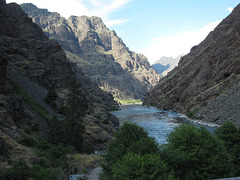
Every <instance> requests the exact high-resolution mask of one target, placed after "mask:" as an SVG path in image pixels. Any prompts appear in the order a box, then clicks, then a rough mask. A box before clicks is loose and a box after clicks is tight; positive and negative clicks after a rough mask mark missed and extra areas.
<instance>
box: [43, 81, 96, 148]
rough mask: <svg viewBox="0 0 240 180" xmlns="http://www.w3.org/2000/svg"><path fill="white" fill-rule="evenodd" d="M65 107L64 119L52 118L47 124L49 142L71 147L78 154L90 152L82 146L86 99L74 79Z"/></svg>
mask: <svg viewBox="0 0 240 180" xmlns="http://www.w3.org/2000/svg"><path fill="white" fill-rule="evenodd" d="M69 91H70V92H69V94H68V97H67V102H66V105H65V106H64V107H63V113H64V115H65V116H66V119H65V120H63V121H59V120H58V119H57V118H55V117H54V118H53V119H52V120H51V121H50V122H49V129H50V131H49V136H48V137H49V141H50V142H52V143H54V144H59V143H62V144H64V145H65V146H73V147H74V148H75V149H76V150H77V151H78V152H85V151H92V148H91V147H90V146H89V145H87V144H84V140H83V136H82V135H83V132H84V125H83V118H84V116H85V112H86V110H87V104H85V103H86V99H85V97H84V96H83V94H82V90H81V88H80V86H79V85H78V83H77V82H76V80H75V79H74V80H73V81H72V83H71V86H70V88H69Z"/></svg>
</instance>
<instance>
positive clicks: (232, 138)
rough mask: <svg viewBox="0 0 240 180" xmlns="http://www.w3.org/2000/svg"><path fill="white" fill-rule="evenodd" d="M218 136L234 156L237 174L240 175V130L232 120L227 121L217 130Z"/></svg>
mask: <svg viewBox="0 0 240 180" xmlns="http://www.w3.org/2000/svg"><path fill="white" fill-rule="evenodd" d="M215 133H216V135H217V137H218V138H219V139H221V140H223V141H224V143H225V146H226V148H227V150H228V152H229V153H230V154H231V155H232V157H233V163H234V170H235V176H239V175H240V166H239V164H240V130H239V129H238V128H237V126H236V125H235V124H234V123H233V122H230V121H227V122H225V123H224V124H223V125H222V126H220V127H219V128H218V129H217V130H216V131H215Z"/></svg>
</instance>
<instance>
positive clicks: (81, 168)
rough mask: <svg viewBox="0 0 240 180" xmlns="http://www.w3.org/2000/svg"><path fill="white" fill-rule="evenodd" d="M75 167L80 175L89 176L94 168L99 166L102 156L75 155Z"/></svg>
mask: <svg viewBox="0 0 240 180" xmlns="http://www.w3.org/2000/svg"><path fill="white" fill-rule="evenodd" d="M73 158H74V166H75V167H76V168H77V172H78V173H79V174H89V173H90V172H91V171H92V170H93V169H94V168H96V167H98V166H99V164H98V163H99V161H100V160H101V159H102V157H101V156H98V155H95V154H75V155H74V156H73Z"/></svg>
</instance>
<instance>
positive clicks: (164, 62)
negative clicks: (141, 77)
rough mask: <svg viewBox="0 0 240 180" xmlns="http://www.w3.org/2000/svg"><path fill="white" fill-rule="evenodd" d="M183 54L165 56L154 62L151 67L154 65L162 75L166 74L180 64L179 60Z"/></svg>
mask: <svg viewBox="0 0 240 180" xmlns="http://www.w3.org/2000/svg"><path fill="white" fill-rule="evenodd" d="M182 56H184V55H180V56H178V57H176V58H173V57H165V56H163V57H161V58H160V59H159V60H158V61H156V62H155V63H153V65H152V66H151V67H153V68H154V69H155V70H156V71H157V72H158V73H159V74H161V75H162V76H166V75H167V73H168V72H170V71H171V70H173V69H174V68H175V67H176V66H177V65H178V62H179V60H180V59H181V57H182Z"/></svg>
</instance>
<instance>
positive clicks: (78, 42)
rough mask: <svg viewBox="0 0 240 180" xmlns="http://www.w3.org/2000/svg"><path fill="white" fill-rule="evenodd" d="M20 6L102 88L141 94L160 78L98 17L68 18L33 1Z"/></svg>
mask: <svg viewBox="0 0 240 180" xmlns="http://www.w3.org/2000/svg"><path fill="white" fill-rule="evenodd" d="M21 7H22V8H23V9H24V11H25V12H26V13H27V14H28V15H29V17H31V18H32V19H33V21H34V22H35V23H37V24H38V25H39V26H40V27H41V28H42V29H43V31H44V32H45V33H46V34H47V35H48V37H50V38H51V39H56V40H57V41H58V42H60V43H61V44H62V46H63V48H64V49H65V50H66V51H68V52H67V56H68V58H69V59H70V60H71V61H73V62H75V63H76V64H77V65H78V66H79V67H81V69H82V71H83V72H84V73H85V74H87V75H88V76H89V77H90V78H91V79H92V80H94V81H95V82H96V83H97V84H98V85H99V86H100V87H101V88H102V89H103V90H105V91H107V92H111V93H112V94H113V95H114V96H115V97H118V98H121V99H132V98H134V99H138V98H142V97H143V95H144V93H145V92H146V91H147V90H148V89H150V88H151V87H153V86H154V85H155V84H156V83H157V82H158V80H159V75H158V74H157V72H156V71H155V70H154V69H153V68H151V67H150V65H149V63H148V61H147V58H146V57H145V56H144V55H142V54H136V53H134V52H132V51H130V50H129V49H128V48H127V47H126V45H125V44H124V43H123V41H122V39H121V38H119V37H118V36H117V34H116V33H115V32H114V31H110V30H109V29H108V28H107V27H106V26H105V25H104V23H103V22H102V20H101V19H100V18H98V17H87V16H81V17H76V16H71V17H69V18H68V19H65V18H63V17H60V15H59V14H58V13H50V12H48V11H47V10H46V9H38V8H37V7H36V6H34V5H33V4H23V5H21Z"/></svg>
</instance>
